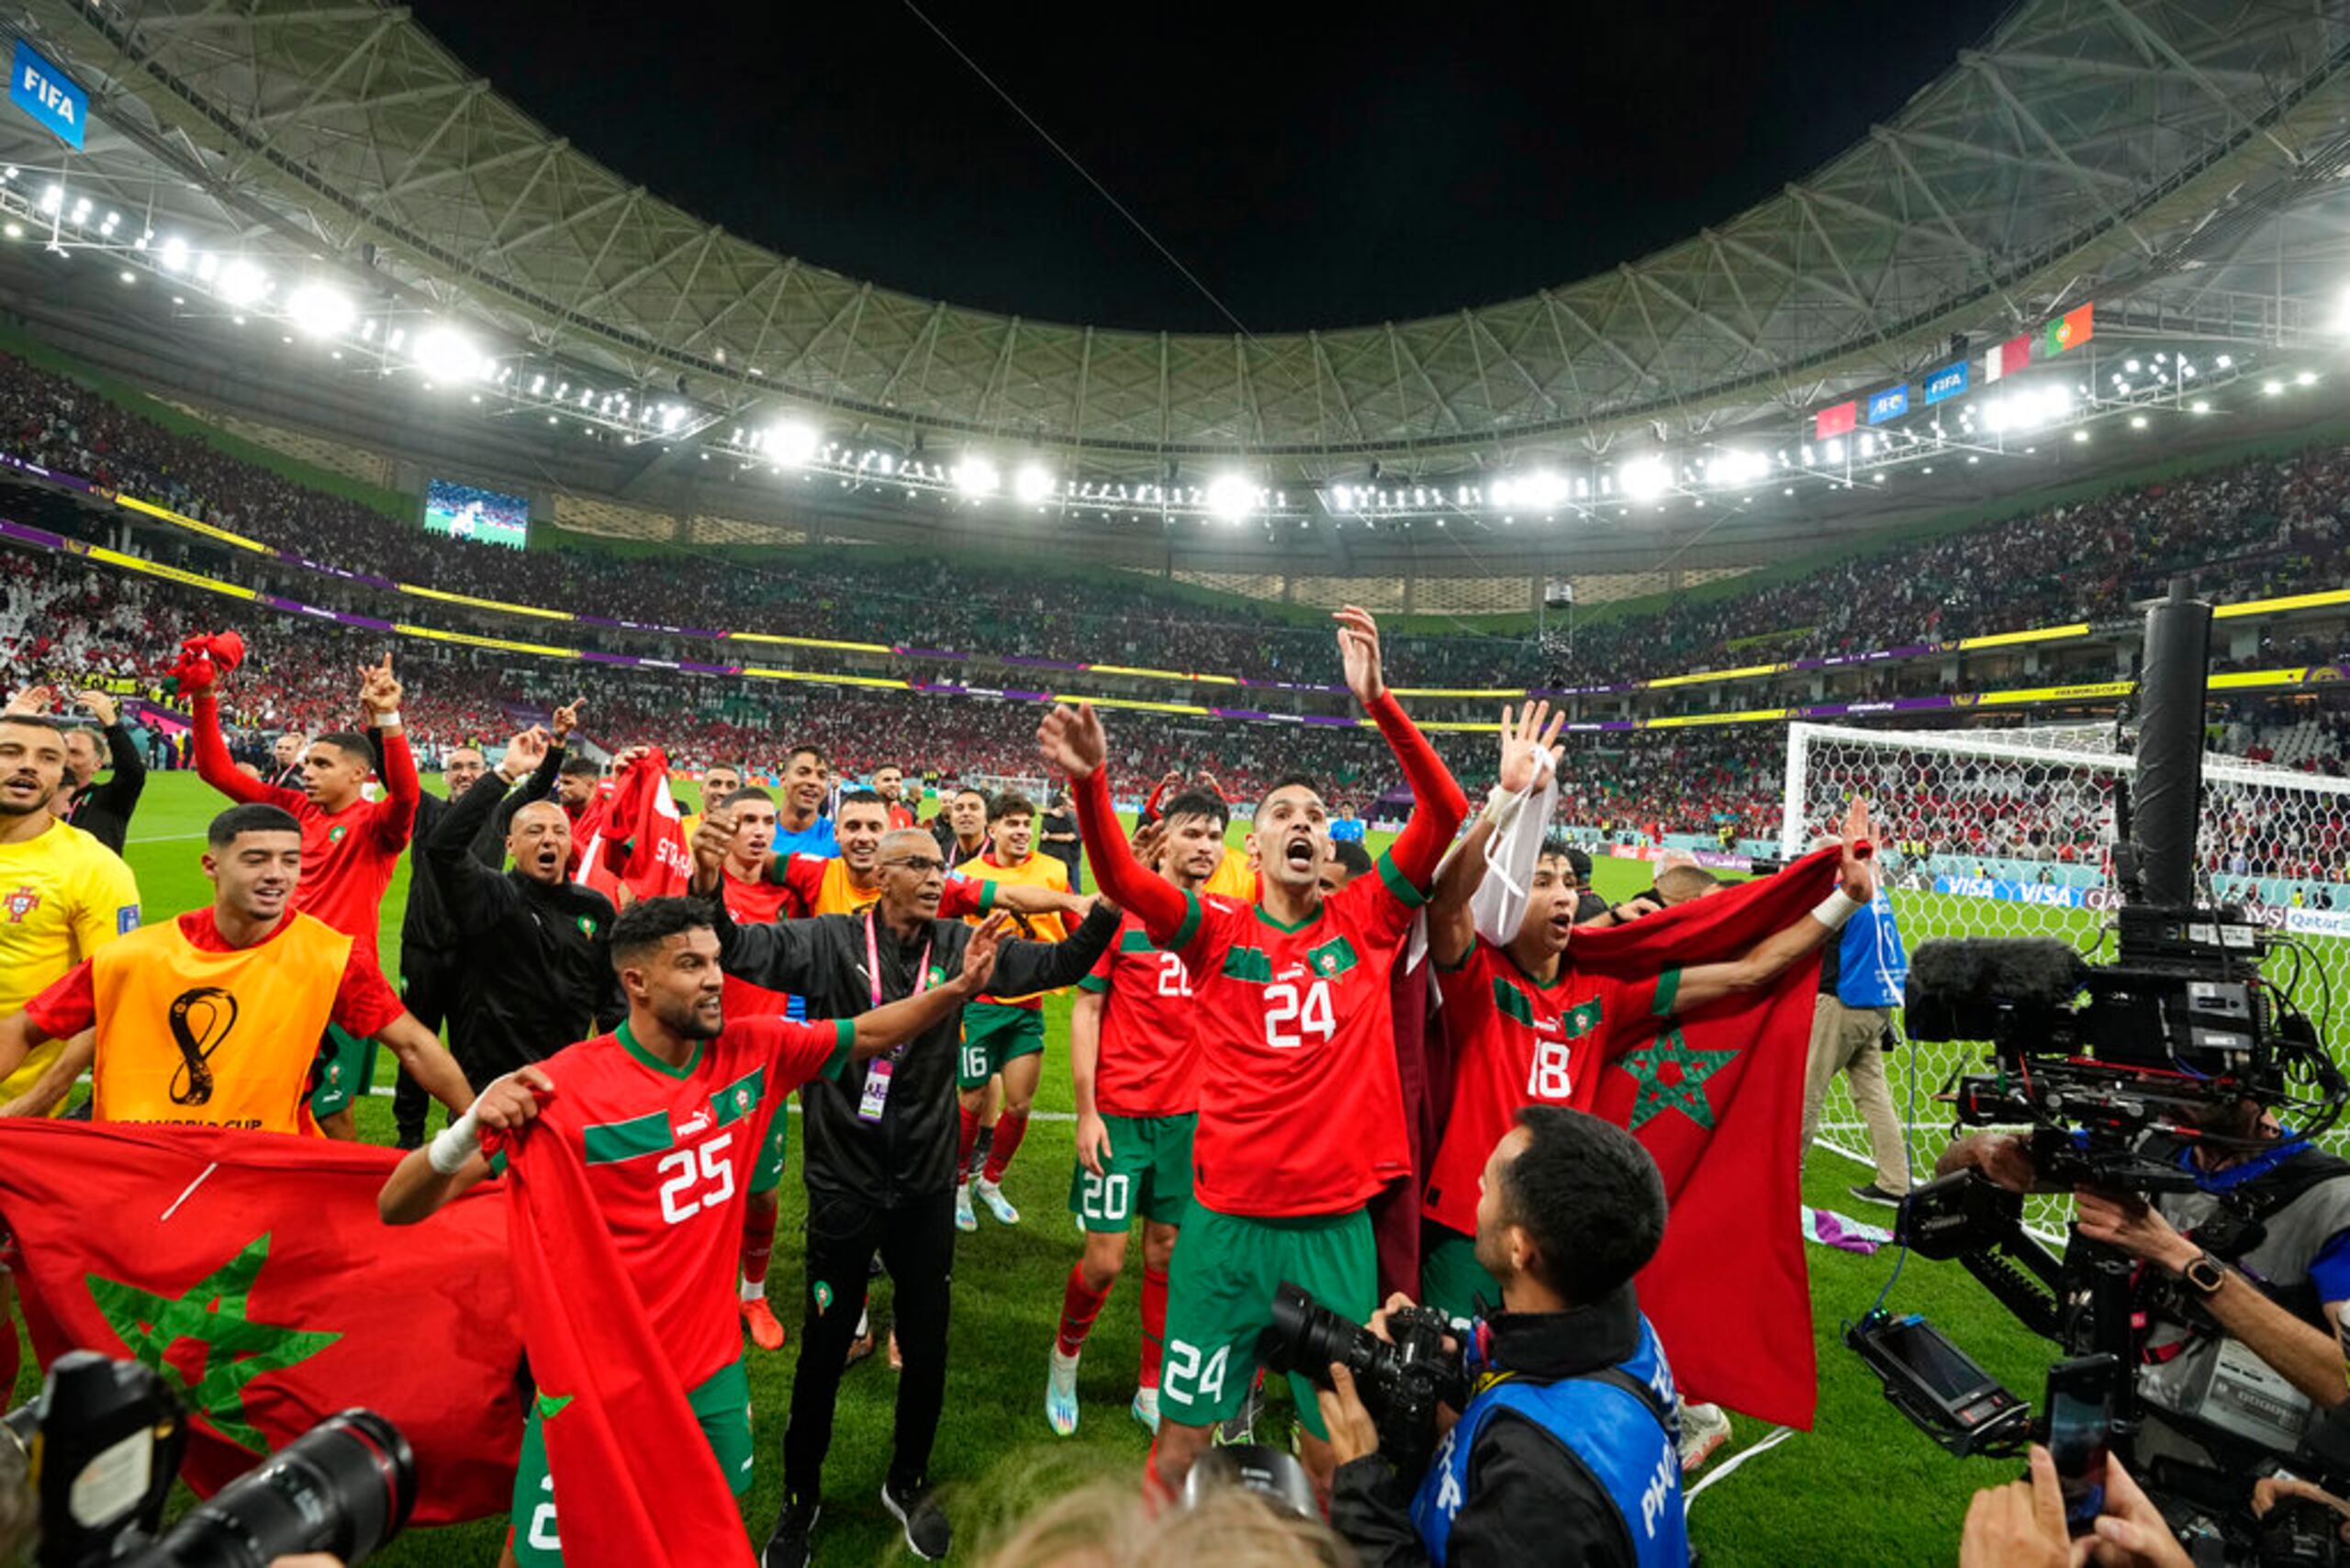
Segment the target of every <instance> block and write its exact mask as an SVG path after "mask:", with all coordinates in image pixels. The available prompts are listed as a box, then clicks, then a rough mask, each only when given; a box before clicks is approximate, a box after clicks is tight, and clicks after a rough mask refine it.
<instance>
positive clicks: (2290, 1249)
mask: <svg viewBox="0 0 2350 1568" xmlns="http://www.w3.org/2000/svg"><path fill="white" fill-rule="evenodd" d="M2198 1130H2199V1133H2200V1134H2201V1135H2202V1136H2200V1137H2197V1138H2194V1139H2191V1140H2190V1139H2187V1138H2180V1139H2178V1140H2177V1150H2176V1154H2175V1156H2174V1157H2175V1158H2176V1159H2177V1162H2178V1165H2179V1167H2180V1169H2182V1170H2185V1171H2187V1172H2188V1175H2189V1176H2191V1177H2192V1179H2193V1181H2194V1182H2195V1187H2194V1190H2192V1191H2188V1192H2178V1193H2161V1194H2159V1195H2157V1197H2156V1198H2155V1199H2154V1202H2153V1203H2151V1204H2150V1203H2148V1202H2147V1201H2146V1200H2145V1199H2144V1198H2143V1197H2140V1196H2136V1195H2133V1194H2116V1193H2103V1192H2098V1191H2094V1190H2091V1189H2087V1188H2084V1189H2081V1190H2080V1191H2078V1192H2077V1193H2076V1198H2077V1201H2078V1206H2077V1209H2076V1226H2077V1228H2078V1231H2079V1234H2080V1235H2082V1236H2083V1237H2086V1238H2088V1239H2090V1240H2093V1241H2098V1242H2104V1243H2107V1244H2109V1245H2110V1246H2112V1247H2114V1248H2117V1249H2120V1250H2121V1251H2122V1252H2123V1253H2126V1254H2127V1255H2128V1256H2129V1257H2131V1258H2132V1259H2134V1260H2137V1261H2138V1262H2139V1263H2141V1264H2143V1265H2144V1267H2143V1269H2142V1270H2141V1271H2140V1275H2139V1280H2138V1284H2137V1291H2138V1304H2139V1307H2140V1310H2142V1311H2143V1312H2144V1313H2145V1315H2146V1321H2147V1328H2146V1331H2145V1334H2144V1338H2143V1347H2144V1348H2143V1351H2142V1352H2141V1363H2142V1364H2141V1365H2140V1366H2139V1368H2138V1369H2137V1379H2136V1385H2137V1391H2138V1394H2139V1396H2140V1398H2141V1399H2142V1401H2143V1404H2144V1405H2145V1406H2146V1409H2147V1419H2146V1422H2145V1425H2144V1427H2143V1429H2142V1430H2141V1431H2140V1433H2139V1434H2138V1438H2137V1440H2136V1443H2135V1449H2134V1454H2133V1458H2134V1460H2135V1462H2136V1463H2137V1465H2138V1468H2139V1470H2140V1472H2141V1473H2149V1472H2150V1471H2151V1473H2152V1479H2153V1481H2154V1484H2155V1485H2156V1487H2157V1489H2158V1490H2160V1489H2162V1487H2163V1485H2164V1484H2165V1482H2166V1481H2167V1480H2169V1479H2170V1477H2169V1476H2168V1475H2166V1474H2165V1471H2166V1470H2168V1469H2170V1468H2172V1467H2170V1466H2165V1464H2164V1461H2166V1460H2167V1461H2173V1462H2176V1463H2177V1464H2179V1465H2185V1466H2188V1467H2193V1468H2198V1469H2203V1470H2206V1471H2209V1470H2212V1469H2221V1470H2236V1469H2238V1468H2239V1466H2238V1465H2236V1464H2232V1463H2230V1459H2231V1455H2230V1453H2229V1452H2228V1450H2230V1449H2231V1448H2232V1447H2233V1448H2238V1449H2240V1448H2241V1447H2242V1445H2243V1444H2244V1443H2250V1444H2252V1445H2254V1447H2255V1448H2256V1449H2259V1450H2266V1451H2267V1452H2268V1453H2270V1454H2280V1453H2290V1452H2291V1451H2293V1450H2295V1449H2296V1448H2298V1447H2299V1446H2300V1439H2301V1433H2302V1429H2303V1428H2304V1427H2306V1426H2307V1425H2308V1423H2309V1417H2310V1413H2311V1411H2310V1407H2311V1406H2312V1405H2314V1406H2320V1407H2326V1408H2330V1407H2333V1406H2339V1405H2342V1404H2344V1402H2345V1399H2350V1385H2345V1383H2344V1377H2343V1359H2342V1350H2341V1347H2340V1346H2339V1345H2338V1344H2337V1343H2336V1341H2335V1338H2334V1325H2335V1324H2336V1323H2337V1322H2338V1321H2339V1320H2340V1318H2341V1316H2342V1312H2343V1307H2344V1303H2345V1302H2350V1162H2344V1160H2341V1159H2336V1158H2335V1157H2333V1156H2332V1155H2329V1154H2326V1153H2324V1152H2322V1150H2319V1149H2317V1148H2314V1147H2312V1146H2311V1144H2310V1143H2309V1142H2308V1141H2307V1140H2306V1139H2303V1138H2301V1137H2297V1136H2296V1135H2294V1134H2293V1133H2291V1132H2290V1131H2289V1130H2288V1129H2287V1128H2285V1127H2283V1126H2280V1125H2279V1124H2278V1123H2277V1119H2276V1117H2275V1116H2274V1115H2273V1114H2270V1113H2269V1112H2268V1111H2267V1110H2266V1109H2265V1108H2264V1107H2262V1106H2261V1105H2259V1104H2257V1103H2253V1102H2251V1101H2248V1100H2239V1101H2234V1102H2232V1103H2226V1104H2222V1105H2219V1106H2215V1107H2214V1108H2212V1110H2211V1111H2210V1112H2209V1113H2208V1114H2206V1115H2205V1116H2204V1117H2203V1118H2202V1119H2201V1121H2200V1123H2199V1128H2198ZM1969 1168H1972V1169H1974V1170H1979V1171H1981V1172H1982V1173H1983V1174H1984V1175H1986V1176H1987V1177H1988V1178H1989V1179H1990V1180H1992V1181H1993V1182H1997V1183H1998V1184H1999V1185H2000V1186H2002V1187H2006V1188H2008V1189H2009V1191H2012V1192H2019V1193H2020V1192H2028V1191H2031V1190H2034V1189H2035V1188H2037V1187H2040V1186H2041V1183H2040V1182H2039V1181H2038V1179H2037V1177H2038V1172H2037V1170H2036V1169H2035V1167H2034V1165H2033V1162H2032V1157H2031V1149H2030V1146H2029V1144H2028V1143H2027V1142H2026V1141H2025V1140H2024V1139H2023V1138H2021V1137H2015V1136H2012V1135H2007V1134H1995V1133H1977V1134H1974V1135H1971V1136H1969V1137H1963V1138H1961V1139H1959V1140H1958V1141H1957V1142H1955V1143H1953V1145H1952V1146H1951V1147H1950V1148H1947V1149H1945V1150H1944V1151H1943V1152H1942V1159H1940V1160H1939V1161H1937V1162H1936V1166H1935V1172H1936V1174H1937V1175H1943V1174H1948V1173H1949V1172H1951V1171H1953V1170H1964V1169H1969ZM2248 1358H2249V1359H2250V1360H2254V1361H2258V1362H2260V1363H2264V1365H2261V1366H2253V1365H2248V1364H2247V1359H2248ZM2272 1374H2273V1375H2272ZM2287 1385H2289V1386H2287ZM2230 1435H2233V1439H2237V1441H2236V1442H2234V1443H2233V1444H2232V1443H2231V1441H2230ZM2215 1448H2217V1449H2218V1450H2221V1451H2219V1452H2217V1453H2215V1452H2214V1451H2213V1450H2214V1449H2215ZM2233 1457H2234V1458H2236V1459H2237V1460H2239V1461H2241V1460H2244V1459H2246V1458H2249V1457H2251V1456H2250V1455H2248V1454H2243V1453H2238V1454H2236V1455H2234V1456H2233ZM2198 1490H2202V1489H2200V1488H2199V1489H2198ZM2214 1501H2216V1499H2214Z"/></svg>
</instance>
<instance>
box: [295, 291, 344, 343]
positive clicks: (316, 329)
mask: <svg viewBox="0 0 2350 1568" xmlns="http://www.w3.org/2000/svg"><path fill="white" fill-rule="evenodd" d="M285 314H286V316H287V317H288V318H289V319H291V320H292V321H293V323H294V329H295V330H297V331H298V332H301V333H303V334H304V335H305V336H308V337H313V338H339V337H341V336H342V335H343V333H345V332H347V331H349V330H351V324H352V322H353V321H355V320H357V319H359V307H358V306H356V305H354V304H353V303H352V300H351V296H349V295H347V294H345V293H343V292H342V290H341V289H339V288H337V287H335V286H333V285H332V284H330V283H306V284H303V285H302V286H300V287H298V288H297V289H295V291H294V292H293V293H292V294H289V295H287V296H286V297H285Z"/></svg>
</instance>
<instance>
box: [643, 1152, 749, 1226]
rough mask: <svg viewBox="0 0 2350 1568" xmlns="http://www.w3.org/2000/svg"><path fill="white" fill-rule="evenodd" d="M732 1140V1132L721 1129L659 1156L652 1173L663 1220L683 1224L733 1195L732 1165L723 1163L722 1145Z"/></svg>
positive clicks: (672, 1223) (724, 1161)
mask: <svg viewBox="0 0 2350 1568" xmlns="http://www.w3.org/2000/svg"><path fill="white" fill-rule="evenodd" d="M733 1140H734V1135H733V1132H731V1131H729V1132H722V1133H721V1134H719V1135H718V1136H717V1137H714V1138H711V1139H708V1140H706V1141H705V1142H703V1143H702V1144H700V1145H699V1146H698V1147H697V1148H680V1149H676V1150H673V1151H672V1152H670V1153H668V1154H665V1155H663V1156H662V1157H661V1163H660V1164H658V1165H656V1166H655V1167H654V1168H653V1173H654V1174H655V1176H658V1177H659V1178H661V1217H662V1218H663V1219H666V1220H667V1221H668V1222H669V1223H670V1224H671V1225H683V1224H685V1223H686V1221H688V1220H689V1219H691V1218H693V1217H694V1215H697V1214H699V1213H700V1212H701V1211H702V1210H704V1209H714V1208H716V1207H718V1205H719V1204H722V1203H724V1202H725V1201H726V1200H727V1199H729V1198H731V1197H733V1195H734V1167H733V1166H732V1165H729V1164H728V1163H727V1162H726V1146H727V1145H728V1144H730V1143H732V1142H733Z"/></svg>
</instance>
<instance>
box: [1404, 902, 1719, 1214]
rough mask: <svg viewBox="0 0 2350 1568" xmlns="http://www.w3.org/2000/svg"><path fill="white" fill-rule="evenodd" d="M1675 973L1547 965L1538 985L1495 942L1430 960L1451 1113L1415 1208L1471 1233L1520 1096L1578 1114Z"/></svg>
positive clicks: (1664, 1012)
mask: <svg viewBox="0 0 2350 1568" xmlns="http://www.w3.org/2000/svg"><path fill="white" fill-rule="evenodd" d="M1680 982H1681V971H1680V970H1678V969H1667V970H1666V971H1664V973H1663V974H1662V975H1660V976H1658V977H1656V978H1654V979H1651V980H1640V981H1638V982H1632V983H1627V982H1625V981H1622V980H1609V979H1605V978H1602V977H1599V976H1595V975H1585V974H1580V973H1578V972H1577V971H1576V970H1575V969H1574V966H1573V965H1572V963H1561V965H1560V966H1559V973H1558V977H1557V978H1556V979H1555V980H1552V981H1551V982H1550V984H1549V985H1547V986H1546V985H1543V984H1541V983H1539V981H1537V980H1535V979H1534V977H1533V976H1531V975H1529V974H1527V972H1526V971H1525V970H1524V969H1520V968H1518V966H1517V960H1516V959H1515V958H1511V957H1510V955H1509V953H1508V951H1507V950H1506V949H1505V948H1499V947H1494V946H1491V945H1490V944H1488V943H1486V942H1484V941H1483V940H1482V939H1480V940H1478V941H1476V942H1474V943H1472V945H1471V946H1470V948H1469V951H1468V953H1467V955H1466V956H1465V957H1463V958H1462V959H1461V960H1460V966H1459V967H1458V968H1456V969H1438V971H1437V984H1438V986H1439V987H1441V988H1442V990H1443V992H1444V1027H1445V1032H1446V1035H1447V1036H1448V1038H1449V1039H1450V1041H1451V1043H1452V1112H1451V1114H1450V1115H1449V1116H1448V1117H1447V1118H1446V1120H1445V1124H1444V1136H1443V1137H1442V1139H1441V1140H1439V1142H1438V1145H1437V1151H1436V1158H1435V1159H1432V1160H1430V1161H1429V1162H1428V1173H1427V1182H1426V1184H1425V1185H1424V1186H1423V1187H1422V1189H1421V1198H1422V1203H1421V1209H1420V1212H1421V1213H1422V1214H1424V1215H1427V1217H1428V1218H1429V1219H1431V1220H1434V1221H1435V1222H1436V1223H1437V1224H1438V1225H1441V1226H1447V1227H1449V1228H1450V1229H1452V1230H1456V1231H1458V1232H1460V1234H1461V1235H1463V1236H1474V1235H1475V1234H1476V1233H1477V1193H1478V1185H1479V1182H1481V1181H1482V1180H1483V1176H1484V1174H1485V1161H1486V1160H1487V1159H1489V1158H1491V1157H1492V1155H1493V1152H1494V1145H1495V1144H1497V1143H1499V1142H1501V1140H1502V1135H1504V1134H1505V1133H1506V1132H1508V1131H1509V1129H1510V1127H1511V1126H1512V1125H1514V1124H1515V1123H1516V1120H1517V1112H1518V1108H1519V1107H1520V1106H1522V1105H1565V1106H1570V1107H1572V1108H1573V1109H1575V1110H1579V1111H1588V1110H1590V1109H1591V1107H1592V1104H1593V1103H1594V1101H1595V1096H1596V1095H1597V1093H1598V1089H1599V1070H1600V1068H1601V1067H1603V1066H1605V1065H1606V1063H1607V1062H1609V1061H1612V1060H1614V1059H1615V1058H1617V1057H1620V1056H1622V1055H1623V1054H1624V1053H1625V1052H1626V1051H1628V1050H1632V1049H1634V1048H1636V1047H1639V1045H1640V1043H1641V1042H1642V1041H1644V1040H1646V1039H1647V1038H1648V1037H1649V1036H1651V1035H1653V1034H1655V1033H1656V1032H1657V1030H1658V1029H1660V1028H1662V1026H1663V1025H1665V1024H1666V1023H1667V1022H1668V1021H1669V1019H1670V1018H1671V1015H1672V1013H1673V992H1674V991H1675V990H1676V989H1678V987H1679V985H1680Z"/></svg>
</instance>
